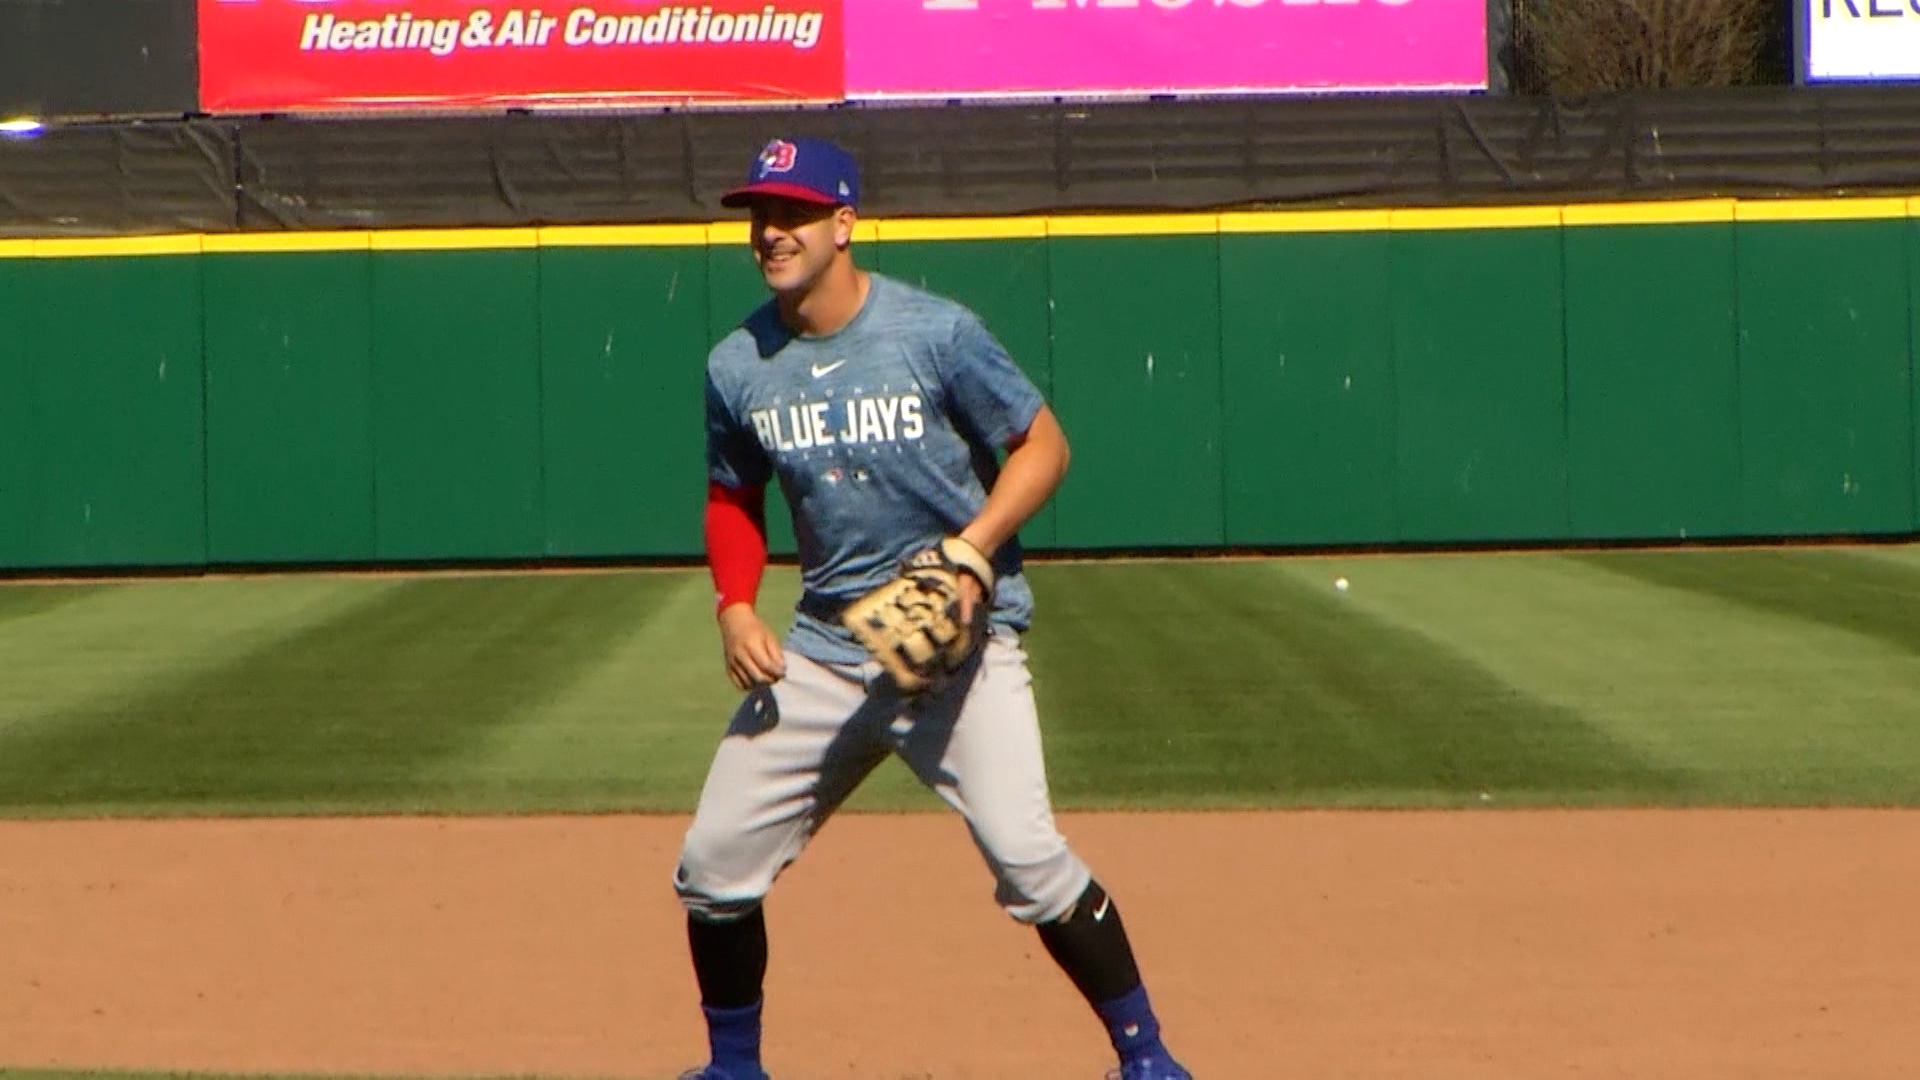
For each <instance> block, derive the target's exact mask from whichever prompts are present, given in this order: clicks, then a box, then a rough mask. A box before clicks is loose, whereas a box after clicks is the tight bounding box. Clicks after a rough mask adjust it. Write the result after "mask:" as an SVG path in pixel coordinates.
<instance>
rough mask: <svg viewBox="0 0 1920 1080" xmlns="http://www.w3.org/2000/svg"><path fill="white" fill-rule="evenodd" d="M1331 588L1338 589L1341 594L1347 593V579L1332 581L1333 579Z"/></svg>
mask: <svg viewBox="0 0 1920 1080" xmlns="http://www.w3.org/2000/svg"><path fill="white" fill-rule="evenodd" d="M1333 587H1334V588H1336V589H1339V590H1340V591H1341V592H1346V591H1347V579H1346V578H1343V577H1337V578H1334V579H1333Z"/></svg>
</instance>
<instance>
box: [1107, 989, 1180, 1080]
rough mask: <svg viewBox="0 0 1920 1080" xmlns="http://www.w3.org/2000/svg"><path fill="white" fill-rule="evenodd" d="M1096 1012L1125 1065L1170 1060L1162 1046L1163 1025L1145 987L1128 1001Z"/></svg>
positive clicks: (1109, 1004) (1118, 1001)
mask: <svg viewBox="0 0 1920 1080" xmlns="http://www.w3.org/2000/svg"><path fill="white" fill-rule="evenodd" d="M1094 1011H1095V1012H1097V1013H1099V1014H1100V1019H1101V1020H1102V1021H1103V1022H1104V1023H1105V1024H1106V1025H1107V1037H1108V1038H1110V1039H1112V1040H1113V1049H1114V1050H1115V1052H1117V1053H1118V1054H1119V1055H1120V1060H1121V1061H1122V1062H1129V1061H1138V1060H1140V1059H1141V1058H1144V1057H1154V1056H1159V1057H1166V1056H1167V1048H1166V1047H1165V1046H1163V1045H1161V1043H1160V1021H1159V1020H1158V1019H1157V1018H1155V1016H1154V1015H1153V1006H1152V1005H1151V1004H1149V1003H1148V1002H1147V988H1146V987H1145V986H1144V985H1142V986H1137V987H1135V988H1134V990H1133V992H1132V993H1130V994H1128V995H1126V996H1125V997H1118V998H1114V999H1113V1000H1112V1001H1109V1002H1106V1003H1105V1004H1102V1005H1098V1006H1096V1007H1095V1008H1094Z"/></svg>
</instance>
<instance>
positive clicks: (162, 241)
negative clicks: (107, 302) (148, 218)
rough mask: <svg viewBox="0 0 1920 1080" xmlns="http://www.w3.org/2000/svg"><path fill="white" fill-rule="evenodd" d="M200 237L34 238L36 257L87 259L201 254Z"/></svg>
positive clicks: (34, 254) (34, 253)
mask: <svg viewBox="0 0 1920 1080" xmlns="http://www.w3.org/2000/svg"><path fill="white" fill-rule="evenodd" d="M199 253H200V237H199V236H196V235H178V236H100V237H92V236H89V237H73V238H66V237H62V238H59V239H52V240H35V241H33V257H34V258H36V259H87V258H98V257H102V256H112V257H114V258H121V257H125V256H131V255H198V254H199Z"/></svg>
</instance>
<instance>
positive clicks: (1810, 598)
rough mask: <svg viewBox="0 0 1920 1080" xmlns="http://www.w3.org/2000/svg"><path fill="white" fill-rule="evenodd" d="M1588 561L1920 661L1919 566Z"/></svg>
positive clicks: (1644, 557)
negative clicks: (1864, 639)
mask: <svg viewBox="0 0 1920 1080" xmlns="http://www.w3.org/2000/svg"><path fill="white" fill-rule="evenodd" d="M1583 559H1584V561H1585V562H1587V563H1588V564H1590V565H1593V566H1598V567H1600V568H1602V569H1604V570H1608V571H1611V572H1613V573H1616V574H1624V575H1626V576H1628V577H1632V578H1635V579H1637V580H1640V581H1644V582H1647V583H1649V584H1652V585H1660V586H1665V587H1667V588H1673V589H1685V590H1687V591H1689V592H1695V593H1700V594H1702V595H1706V596H1712V597H1716V598H1719V599H1722V600H1726V601H1729V602H1731V603H1735V604H1739V605H1742V606H1744V607H1748V608H1751V609H1753V610H1755V611H1761V612H1766V613H1768V614H1772V615H1784V616H1787V617H1788V618H1794V619H1805V620H1807V621H1809V622H1816V623H1821V624H1823V625H1826V626H1831V627H1833V628H1835V629H1837V630H1845V631H1849V632H1851V633H1856V634H1864V635H1866V636H1868V637H1872V638H1876V639H1878V640H1880V641H1882V642H1885V643H1886V644H1888V645H1891V646H1893V647H1894V648H1896V649H1901V650H1904V651H1906V652H1909V653H1913V654H1915V655H1920V566H1908V565H1904V564H1902V563H1899V562H1895V561H1893V560H1886V559H1878V560H1876V559H1867V558H1863V557H1861V556H1859V555H1855V554H1850V553H1848V552H1844V551H1724V552H1695V551H1688V552H1657V553H1642V552H1607V553H1604V554H1594V555H1588V556H1583Z"/></svg>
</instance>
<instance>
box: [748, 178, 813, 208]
mask: <svg viewBox="0 0 1920 1080" xmlns="http://www.w3.org/2000/svg"><path fill="white" fill-rule="evenodd" d="M763 195H771V196H774V197H776V198H781V199H793V200H795V201H798V202H805V203H812V204H813V205H815V206H838V205H840V201H839V200H838V199H830V198H828V197H827V196H825V195H822V194H820V193H819V192H817V191H815V190H813V189H812V188H810V187H802V186H800V185H799V184H789V183H785V182H783V181H779V180H763V181H761V182H760V183H757V184H748V185H747V186H745V187H737V188H734V189H733V190H732V191H729V192H727V193H726V194H724V195H722V196H720V205H721V206H724V207H727V208H729V209H738V208H739V207H742V206H746V205H747V204H748V203H751V202H752V201H753V200H754V199H756V198H759V197H760V196H763Z"/></svg>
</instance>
